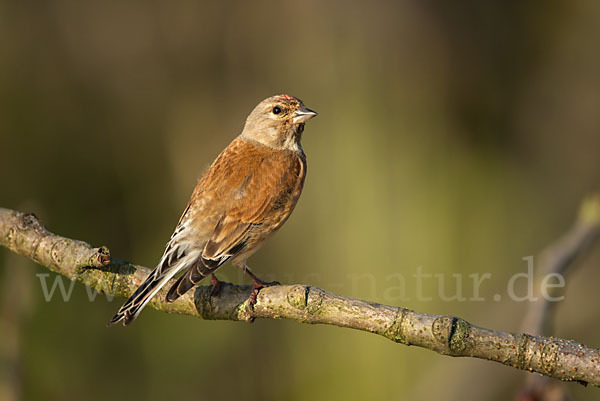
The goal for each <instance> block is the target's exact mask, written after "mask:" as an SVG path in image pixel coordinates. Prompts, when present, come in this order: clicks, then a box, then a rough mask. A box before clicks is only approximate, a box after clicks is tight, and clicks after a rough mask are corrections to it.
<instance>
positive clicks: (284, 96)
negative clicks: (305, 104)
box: [277, 95, 298, 100]
mask: <svg viewBox="0 0 600 401" xmlns="http://www.w3.org/2000/svg"><path fill="white" fill-rule="evenodd" d="M277 98H278V99H285V100H298V99H297V98H295V97H294V96H290V95H281V96H277Z"/></svg>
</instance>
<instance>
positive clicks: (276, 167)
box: [167, 139, 306, 301]
mask: <svg viewBox="0 0 600 401" xmlns="http://www.w3.org/2000/svg"><path fill="white" fill-rule="evenodd" d="M305 172H306V165H305V160H304V155H303V154H299V153H297V152H291V151H274V150H272V149H269V148H266V147H264V146H260V145H254V144H250V143H248V142H245V141H242V140H239V139H238V140H235V141H233V142H232V143H231V145H230V146H228V147H227V148H226V149H225V150H224V151H223V152H222V153H221V155H220V156H219V157H218V158H217V160H215V162H214V163H213V165H212V166H211V168H210V169H209V171H208V172H207V173H206V174H205V175H204V177H202V179H201V180H200V182H199V183H198V186H197V188H196V190H195V191H194V195H193V196H192V198H193V199H194V202H195V206H194V207H195V208H196V209H201V210H202V213H201V214H199V216H201V217H202V218H199V217H197V218H195V219H194V220H195V222H196V224H200V225H202V226H203V227H201V228H198V229H197V230H198V231H199V232H200V231H202V232H204V231H205V230H206V229H207V228H209V227H210V230H211V231H209V232H206V238H208V239H207V240H206V243H205V244H204V247H203V250H202V252H201V256H200V258H199V260H198V262H197V263H196V264H194V265H193V266H192V267H191V268H190V269H189V270H188V271H187V272H186V273H185V274H184V275H183V276H181V277H180V278H179V280H178V281H177V282H176V283H175V284H174V285H173V286H172V287H171V289H170V290H169V293H168V294H167V301H173V300H175V299H177V298H178V297H179V296H181V295H182V294H184V293H185V292H186V291H188V290H189V289H190V288H192V287H193V286H194V285H196V284H197V283H198V282H200V281H201V280H202V279H203V278H204V277H206V276H208V275H210V274H211V273H213V272H214V271H215V270H216V269H217V268H218V267H219V266H221V265H222V264H223V263H225V262H226V261H228V260H230V259H232V258H234V257H235V256H237V255H241V254H245V255H249V254H250V253H251V252H252V251H253V250H256V249H257V246H258V245H259V244H260V243H261V242H262V241H263V240H264V239H265V238H266V237H267V236H268V235H269V234H271V233H272V232H273V231H274V230H276V229H277V228H279V227H280V226H281V225H282V224H283V223H284V222H285V220H286V219H287V218H288V217H289V215H290V214H291V212H292V210H293V208H294V206H295V204H296V202H297V200H298V197H299V196H300V192H301V190H302V185H303V183H304V176H305Z"/></svg>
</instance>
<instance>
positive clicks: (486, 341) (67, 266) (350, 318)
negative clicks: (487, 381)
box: [0, 209, 600, 386]
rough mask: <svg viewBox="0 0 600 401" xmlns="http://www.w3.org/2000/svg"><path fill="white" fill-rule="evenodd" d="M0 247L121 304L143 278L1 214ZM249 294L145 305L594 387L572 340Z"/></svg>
mask: <svg viewBox="0 0 600 401" xmlns="http://www.w3.org/2000/svg"><path fill="white" fill-rule="evenodd" d="M0 245H3V246H6V247H7V248H9V249H11V250H13V251H14V252H16V253H19V254H22V255H25V256H28V257H30V258H32V259H33V260H35V261H37V262H38V263H40V264H42V265H43V266H46V267H48V268H49V269H51V270H52V271H55V272H57V273H59V274H62V275H65V276H67V277H69V278H71V279H74V280H78V281H80V282H82V283H84V284H85V285H88V286H90V287H92V288H94V289H96V290H99V291H104V292H106V293H108V294H112V295H118V296H123V297H128V296H129V295H131V294H132V293H133V291H135V289H136V288H137V286H138V285H139V284H140V283H141V282H142V281H143V280H144V278H145V277H146V276H147V275H148V273H149V270H148V269H147V268H145V267H141V266H137V265H132V264H130V263H128V262H124V261H120V260H115V259H113V260H112V261H111V262H110V263H106V261H107V260H108V257H107V255H108V251H107V250H106V249H105V248H92V247H91V246H90V245H88V244H86V243H84V242H81V241H76V240H71V239H68V238H64V237H61V236H58V235H55V234H52V233H50V232H49V231H48V230H46V229H45V227H44V226H43V225H42V224H41V223H40V222H39V221H38V220H37V219H36V218H35V216H33V215H28V214H24V213H22V212H17V211H12V210H7V209H0ZM89 267H92V268H89ZM166 287H168V286H166ZM249 293H250V287H249V286H236V285H226V286H224V287H223V288H222V291H221V292H220V294H219V296H218V297H217V298H216V299H215V298H213V299H212V302H209V294H210V287H208V286H207V287H199V288H197V289H196V291H195V293H194V294H193V295H189V294H186V295H184V296H183V297H181V298H180V299H178V300H177V301H176V302H173V303H166V302H164V301H163V299H164V293H162V294H159V295H158V296H156V297H154V299H153V300H152V301H151V303H150V305H151V306H152V307H154V308H156V309H159V310H162V311H165V312H169V313H179V314H187V315H192V316H197V317H201V318H204V319H223V320H234V321H247V322H250V321H253V320H254V319H255V318H271V319H292V320H296V321H298V322H302V323H311V324H331V325H335V326H340V327H347V328H352V329H356V330H363V331H368V332H371V333H375V334H379V335H382V336H384V337H386V338H389V339H390V340H392V341H395V342H398V343H402V344H406V345H416V346H419V347H423V348H426V349H429V350H432V351H435V352H437V353H440V354H443V355H449V356H465V357H474V358H480V359H486V360H490V361H494V362H499V363H502V364H505V365H508V366H511V367H513V368H517V369H523V370H528V371H531V372H538V373H540V374H543V375H545V376H548V377H552V378H555V379H560V380H566V381H578V382H581V383H590V384H592V385H594V386H600V350H598V349H594V348H589V347H586V346H585V345H582V344H579V343H576V342H574V341H572V340H566V339H561V338H553V337H543V336H534V335H528V334H517V333H507V332H503V331H499V330H491V329H485V328H481V327H477V326H474V325H472V324H470V323H468V322H466V321H465V320H463V319H461V318H458V317H454V316H440V315H432V314H424V313H418V312H414V311H412V310H409V309H406V308H401V307H393V306H387V305H380V304H376V303H371V302H367V301H363V300H360V299H355V298H348V297H343V296H341V295H336V294H332V293H329V292H327V291H324V290H321V289H319V288H315V287H310V286H306V285H278V286H273V287H267V288H264V289H262V290H261V291H260V293H259V295H258V298H257V302H256V305H254V307H253V308H252V307H250V306H249V304H248V302H247V298H248V295H249Z"/></svg>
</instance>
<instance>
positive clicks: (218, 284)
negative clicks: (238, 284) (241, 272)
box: [208, 274, 229, 305]
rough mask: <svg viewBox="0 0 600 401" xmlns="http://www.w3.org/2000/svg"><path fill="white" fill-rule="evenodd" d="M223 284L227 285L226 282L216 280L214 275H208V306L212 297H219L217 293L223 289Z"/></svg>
mask: <svg viewBox="0 0 600 401" xmlns="http://www.w3.org/2000/svg"><path fill="white" fill-rule="evenodd" d="M223 284H229V283H228V282H226V281H221V280H219V279H218V278H217V276H215V275H214V274H211V275H210V285H211V287H212V288H211V289H210V295H209V296H208V303H209V304H210V305H212V299H213V298H214V297H217V296H218V295H219V293H220V292H221V288H222V287H223Z"/></svg>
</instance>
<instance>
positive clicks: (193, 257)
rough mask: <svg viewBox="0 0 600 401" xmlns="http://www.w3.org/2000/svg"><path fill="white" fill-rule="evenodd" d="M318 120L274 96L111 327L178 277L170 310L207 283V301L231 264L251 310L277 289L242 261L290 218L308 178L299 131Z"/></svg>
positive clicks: (207, 178)
mask: <svg viewBox="0 0 600 401" xmlns="http://www.w3.org/2000/svg"><path fill="white" fill-rule="evenodd" d="M316 115H317V113H315V112H314V111H312V110H310V109H308V108H307V107H306V106H304V104H303V103H302V101H301V100H299V99H297V98H295V97H293V96H289V95H280V96H272V97H270V98H267V99H265V100H263V101H262V102H260V103H259V104H258V106H256V107H255V108H254V110H253V111H252V112H251V113H250V115H249V116H248V118H247V119H246V125H245V126H244V129H243V130H242V133H241V134H240V135H239V136H238V137H237V138H235V139H234V140H233V142H231V143H230V144H229V146H227V147H226V148H225V150H223V151H222V152H221V154H220V155H219V156H218V157H217V159H216V160H215V161H214V162H213V164H212V165H211V166H210V169H209V170H208V171H207V172H206V174H204V176H202V178H201V179H200V181H199V182H198V184H197V185H196V188H195V189H194V192H193V193H192V197H191V199H190V201H189V202H188V204H187V207H186V208H185V211H184V212H183V215H182V216H181V218H180V219H179V223H178V224H177V227H176V228H175V232H174V233H173V235H171V239H170V240H169V242H168V243H167V246H166V249H165V252H164V254H163V256H162V258H161V260H160V262H159V263H158V265H157V266H156V268H155V269H154V270H153V271H152V273H150V275H149V276H148V278H147V279H146V280H145V281H144V282H143V283H142V285H140V286H139V288H138V289H137V290H136V291H135V293H134V294H133V295H132V296H131V297H130V298H129V299H128V300H127V302H125V304H124V305H123V306H122V307H121V309H119V311H118V312H117V314H116V315H115V316H114V317H113V318H112V319H111V321H110V322H109V323H108V324H109V325H113V324H116V323H117V322H119V321H120V320H123V324H124V325H128V324H129V323H131V322H132V321H133V320H134V319H135V318H136V317H137V316H138V315H139V314H140V312H141V311H142V309H143V308H144V306H146V304H147V303H148V302H149V301H150V299H151V298H152V297H153V296H154V295H156V293H157V292H158V291H159V290H160V289H161V288H162V287H163V286H164V285H165V284H166V283H167V282H168V281H169V280H170V279H171V278H173V277H174V276H175V275H176V274H177V273H179V272H184V273H183V275H182V276H181V277H180V278H179V279H178V280H177V281H176V282H175V283H174V284H173V286H172V287H171V288H170V289H169V292H168V293H167V296H166V300H167V302H172V301H174V300H176V299H177V298H179V297H180V296H181V295H183V294H184V293H185V292H186V291H188V290H189V289H190V288H192V287H194V286H195V285H196V284H198V283H199V282H200V281H201V280H202V279H203V278H205V277H207V276H209V275H210V276H211V284H212V286H213V288H212V291H211V297H212V296H215V295H217V293H218V291H219V287H220V281H219V280H218V279H217V278H216V277H215V275H214V274H213V273H214V272H215V271H216V270H217V269H218V268H219V267H220V266H221V265H222V264H223V263H225V262H227V261H231V263H233V264H234V265H236V266H238V267H240V268H241V269H242V270H243V271H244V272H246V273H247V274H249V275H250V277H251V278H252V282H253V285H252V288H253V291H252V293H251V295H250V302H251V303H252V304H254V303H255V302H256V296H257V294H258V291H259V290H260V289H261V288H263V287H265V286H268V285H272V284H274V283H266V282H264V281H262V280H260V279H259V278H258V277H256V276H255V275H254V274H253V273H252V272H251V271H250V269H248V266H246V260H247V259H248V258H249V257H250V256H251V255H252V254H253V253H254V252H256V251H257V250H258V249H259V248H260V246H261V245H262V244H263V243H264V241H265V240H267V239H268V238H269V237H270V236H271V235H273V233H274V232H275V231H276V230H277V229H279V228H280V227H281V226H282V225H283V223H285V221H286V220H287V219H288V217H290V214H291V213H292V211H293V210H294V207H295V206H296V203H297V202H298V198H299V197H300V193H301V192H302V187H303V185H304V178H305V177H306V157H305V155H304V151H303V150H302V147H301V145H300V139H301V137H302V132H303V131H304V123H305V122H306V121H308V120H309V119H311V118H312V117H314V116H316Z"/></svg>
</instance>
